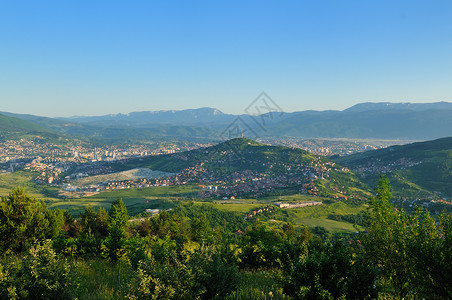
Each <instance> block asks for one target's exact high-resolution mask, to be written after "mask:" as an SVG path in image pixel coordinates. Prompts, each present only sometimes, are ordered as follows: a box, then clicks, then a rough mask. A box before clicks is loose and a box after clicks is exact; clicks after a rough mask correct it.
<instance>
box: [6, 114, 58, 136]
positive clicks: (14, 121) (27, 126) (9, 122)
mask: <svg viewBox="0 0 452 300" xmlns="http://www.w3.org/2000/svg"><path fill="white" fill-rule="evenodd" d="M12 132H20V133H32V132H44V133H50V132H51V131H50V130H48V129H45V128H44V127H41V126H39V125H36V124H34V123H32V122H28V121H25V120H21V119H18V118H14V117H8V116H5V115H2V114H0V133H1V134H8V133H12Z"/></svg>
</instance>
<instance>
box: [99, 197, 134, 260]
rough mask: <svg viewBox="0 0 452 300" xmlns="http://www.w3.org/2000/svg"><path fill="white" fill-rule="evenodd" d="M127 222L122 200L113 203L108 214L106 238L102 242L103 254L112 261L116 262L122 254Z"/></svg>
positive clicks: (125, 209)
mask: <svg viewBox="0 0 452 300" xmlns="http://www.w3.org/2000/svg"><path fill="white" fill-rule="evenodd" d="M128 220H129V216H128V214H127V208H126V206H125V205H124V202H123V201H122V199H118V200H115V201H113V203H112V204H111V208H110V210H109V212H108V236H107V238H106V239H105V242H104V245H105V247H106V251H105V252H104V253H105V255H106V256H107V257H108V258H109V259H110V260H112V261H117V260H118V259H119V258H120V257H121V256H122V255H123V254H124V253H123V252H124V243H125V241H126V224H127V221H128Z"/></svg>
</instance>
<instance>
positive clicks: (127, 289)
mask: <svg viewBox="0 0 452 300" xmlns="http://www.w3.org/2000/svg"><path fill="white" fill-rule="evenodd" d="M391 197H392V195H391V192H390V187H389V183H388V180H387V179H386V178H384V177H383V178H382V179H380V182H379V184H378V185H377V187H376V189H375V197H372V198H371V199H370V201H369V203H370V208H369V210H368V211H367V212H366V213H365V215H364V216H363V215H356V216H353V217H352V216H344V217H345V218H351V219H352V220H355V221H356V222H359V223H363V225H364V226H365V228H366V231H365V232H362V233H361V234H359V235H355V236H345V237H344V236H340V237H339V236H331V235H328V234H322V230H321V229H320V228H319V229H315V230H312V231H311V232H310V231H309V230H308V229H307V228H306V227H294V226H293V225H292V224H290V223H284V225H283V226H282V228H280V229H277V228H270V227H268V226H267V225H265V224H263V223H262V222H260V221H259V220H258V219H256V220H254V221H253V222H248V223H247V224H248V227H247V228H246V229H245V230H243V231H237V230H236V227H235V226H234V225H235V223H236V222H238V223H240V222H241V221H240V220H238V219H236V218H235V217H234V216H235V215H233V214H224V213H221V212H220V211H218V210H217V209H215V208H214V207H209V208H208V209H205V210H201V209H200V207H201V206H196V205H194V204H190V203H189V204H185V205H182V206H180V207H178V208H176V209H174V210H172V211H169V212H167V211H162V212H161V213H160V214H159V215H157V216H155V217H152V218H143V219H136V220H129V217H128V214H127V209H126V207H125V205H124V203H123V202H122V200H121V199H117V200H116V201H114V202H113V203H112V204H111V207H110V209H109V210H108V211H107V210H105V209H103V208H100V209H98V210H95V209H93V208H92V207H86V208H85V211H84V212H83V213H82V214H81V215H80V218H78V219H74V218H73V217H72V216H71V215H70V214H68V213H65V212H63V211H59V210H56V211H50V210H48V209H47V207H46V206H45V204H44V202H42V201H40V200H35V199H33V198H30V197H29V196H27V195H26V194H25V192H24V191H23V190H21V189H15V190H13V191H12V192H11V193H10V194H9V195H8V196H6V197H1V201H0V230H1V235H0V245H1V248H0V251H1V253H2V258H1V261H0V298H1V299H74V298H78V299H112V298H119V299H269V298H270V299H339V298H340V299H367V298H369V299H371V298H377V297H383V298H396V299H402V298H435V297H436V298H441V299H446V298H451V297H452V284H451V283H452V272H451V270H452V217H451V215H445V214H444V215H442V216H440V217H439V218H438V219H434V218H432V217H431V216H430V215H429V213H428V212H425V211H422V210H418V211H417V212H416V213H415V214H407V213H405V212H404V211H403V210H401V209H396V208H395V207H393V206H392V205H391V204H390V202H389V200H390V199H391ZM206 207H208V206H206Z"/></svg>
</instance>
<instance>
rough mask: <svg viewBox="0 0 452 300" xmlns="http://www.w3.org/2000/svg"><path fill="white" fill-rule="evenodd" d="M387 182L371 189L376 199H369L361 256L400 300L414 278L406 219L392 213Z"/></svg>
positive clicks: (407, 217)
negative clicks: (365, 258) (362, 253)
mask: <svg viewBox="0 0 452 300" xmlns="http://www.w3.org/2000/svg"><path fill="white" fill-rule="evenodd" d="M390 189H391V187H390V184H389V180H388V179H387V178H386V177H385V176H382V177H381V178H380V180H379V182H378V184H377V186H376V188H375V192H376V196H375V197H373V198H371V199H370V209H369V211H368V212H367V216H366V217H367V231H368V232H367V234H365V235H364V236H363V238H362V240H363V245H364V250H365V255H366V257H367V260H368V262H369V264H370V265H374V266H377V267H378V268H379V269H380V271H381V276H382V279H383V284H386V283H387V284H388V285H389V286H390V287H392V290H393V291H390V292H394V293H395V295H396V296H397V297H399V298H404V297H405V296H406V295H408V293H409V292H410V291H411V290H412V284H413V280H414V276H415V269H414V264H413V261H412V257H411V256H410V253H409V252H408V247H409V244H410V231H411V228H410V226H409V224H410V217H409V216H408V215H407V214H405V213H404V212H403V211H401V210H400V209H396V208H395V207H394V206H393V205H391V203H390V202H389V200H390V199H391V198H392V194H391V191H390Z"/></svg>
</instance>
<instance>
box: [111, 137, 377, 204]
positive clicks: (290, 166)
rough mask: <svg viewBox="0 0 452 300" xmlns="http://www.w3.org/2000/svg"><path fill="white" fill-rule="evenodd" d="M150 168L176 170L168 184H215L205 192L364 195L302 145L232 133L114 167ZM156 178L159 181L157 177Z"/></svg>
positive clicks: (345, 175)
mask: <svg viewBox="0 0 452 300" xmlns="http://www.w3.org/2000/svg"><path fill="white" fill-rule="evenodd" d="M143 167H146V168H150V169H152V170H158V171H164V172H173V173H177V174H176V175H175V176H173V177H171V178H168V179H166V181H161V183H164V184H168V185H181V184H188V183H193V184H200V185H205V186H216V188H215V189H214V190H211V191H209V192H206V193H204V194H203V196H205V197H209V196H231V195H232V196H243V195H245V194H246V195H248V196H253V197H260V196H264V195H271V194H278V193H279V194H294V193H300V192H302V193H309V194H312V195H319V196H320V195H321V196H325V197H333V198H339V199H347V198H348V197H352V198H356V199H364V195H367V192H366V190H368V189H367V186H366V185H364V184H363V183H362V182H360V181H359V180H358V179H357V178H356V176H355V175H354V174H353V173H351V172H349V171H348V170H347V169H345V168H343V167H341V166H340V165H338V164H336V163H334V162H332V161H330V160H329V159H328V158H326V157H323V156H316V155H314V154H311V153H309V152H307V151H304V150H302V149H294V148H289V147H284V146H269V145H265V144H261V143H258V142H256V141H253V140H250V139H247V138H236V139H232V140H229V141H226V142H223V143H220V144H218V145H215V146H211V147H206V148H200V149H195V150H191V151H186V152H181V153H175V154H167V155H160V156H150V157H147V158H139V159H130V160H127V161H122V162H118V163H116V165H115V166H114V169H116V170H127V169H133V168H143ZM157 182H158V181H157Z"/></svg>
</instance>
